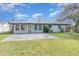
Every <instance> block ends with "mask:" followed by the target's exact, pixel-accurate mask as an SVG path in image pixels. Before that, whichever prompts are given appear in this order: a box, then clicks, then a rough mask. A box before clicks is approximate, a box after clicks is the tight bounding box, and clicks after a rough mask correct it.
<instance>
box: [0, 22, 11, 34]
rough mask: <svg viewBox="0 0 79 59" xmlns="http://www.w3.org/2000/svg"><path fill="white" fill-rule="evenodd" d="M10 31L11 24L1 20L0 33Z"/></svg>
mask: <svg viewBox="0 0 79 59" xmlns="http://www.w3.org/2000/svg"><path fill="white" fill-rule="evenodd" d="M8 31H10V29H9V24H8V23H4V22H0V33H4V32H8Z"/></svg>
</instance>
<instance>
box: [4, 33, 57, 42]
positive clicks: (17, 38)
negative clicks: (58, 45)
mask: <svg viewBox="0 0 79 59" xmlns="http://www.w3.org/2000/svg"><path fill="white" fill-rule="evenodd" d="M52 38H56V37H55V36H51V35H49V34H45V33H44V34H43V33H41V34H12V35H10V36H9V37H7V38H5V39H4V40H3V41H20V40H34V39H37V40H38V39H52Z"/></svg>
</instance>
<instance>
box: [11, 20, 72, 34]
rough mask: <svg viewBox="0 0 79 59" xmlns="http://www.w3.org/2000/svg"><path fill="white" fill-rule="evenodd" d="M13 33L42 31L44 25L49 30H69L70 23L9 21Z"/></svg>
mask: <svg viewBox="0 0 79 59" xmlns="http://www.w3.org/2000/svg"><path fill="white" fill-rule="evenodd" d="M9 24H10V26H11V29H12V31H13V33H42V32H43V27H44V26H45V25H47V26H49V28H50V31H51V32H61V29H62V30H63V32H67V31H69V27H71V25H70V24H66V23H60V22H54V23H53V22H28V21H27V22H26V21H25V22H15V21H14V22H9Z"/></svg>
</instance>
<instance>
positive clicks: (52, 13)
mask: <svg viewBox="0 0 79 59" xmlns="http://www.w3.org/2000/svg"><path fill="white" fill-rule="evenodd" d="M62 10H63V8H61V9H60V10H56V11H54V12H51V13H50V15H49V16H50V17H53V16H56V15H57V14H59V13H61V12H62Z"/></svg>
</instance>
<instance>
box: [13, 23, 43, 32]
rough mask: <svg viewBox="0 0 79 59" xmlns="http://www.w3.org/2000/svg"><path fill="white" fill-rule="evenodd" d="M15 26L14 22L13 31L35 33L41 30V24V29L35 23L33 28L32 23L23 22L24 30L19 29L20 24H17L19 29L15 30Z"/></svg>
mask: <svg viewBox="0 0 79 59" xmlns="http://www.w3.org/2000/svg"><path fill="white" fill-rule="evenodd" d="M15 27H16V25H15V24H14V30H13V33H37V32H43V26H42V30H39V25H37V30H35V29H34V25H32V24H25V30H21V24H20V25H19V28H20V30H16V28H15ZM29 27H30V28H29Z"/></svg>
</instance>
